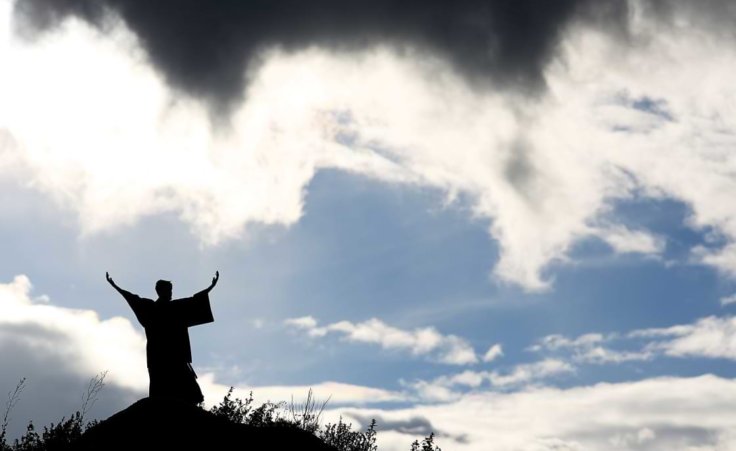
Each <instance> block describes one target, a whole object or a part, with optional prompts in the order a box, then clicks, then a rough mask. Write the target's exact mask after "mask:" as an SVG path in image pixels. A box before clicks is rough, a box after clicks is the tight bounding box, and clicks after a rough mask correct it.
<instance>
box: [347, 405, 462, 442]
mask: <svg viewBox="0 0 736 451" xmlns="http://www.w3.org/2000/svg"><path fill="white" fill-rule="evenodd" d="M348 415H350V416H351V417H352V418H354V419H355V421H357V422H358V423H360V425H361V427H362V428H363V429H365V428H366V427H368V425H369V424H371V420H376V430H378V431H396V432H400V433H402V434H411V435H421V436H423V437H426V436H428V435H429V434H434V435H435V436H436V437H440V438H448V439H451V440H454V441H456V442H458V443H468V438H467V437H466V436H465V435H452V434H448V433H446V432H443V431H441V430H439V429H437V428H436V427H435V426H434V425H432V423H431V422H430V421H429V420H428V419H427V418H425V417H423V416H412V417H410V418H405V419H389V418H385V417H383V416H381V415H376V414H371V415H362V414H360V413H358V412H349V413H348Z"/></svg>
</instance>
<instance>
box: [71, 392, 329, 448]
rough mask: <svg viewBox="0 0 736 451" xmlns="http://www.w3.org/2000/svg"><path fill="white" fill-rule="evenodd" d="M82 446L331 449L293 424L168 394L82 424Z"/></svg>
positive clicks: (143, 400) (80, 446) (80, 443)
mask: <svg viewBox="0 0 736 451" xmlns="http://www.w3.org/2000/svg"><path fill="white" fill-rule="evenodd" d="M75 449H77V450H80V451H83V450H85V451H86V450H89V451H92V450H95V451H98V450H117V449H120V450H123V449H124V450H140V451H145V450H174V449H182V450H183V449H193V450H198V451H199V450H282V449H283V450H287V449H288V450H304V451H312V450H314V451H322V450H324V451H335V448H333V447H331V446H329V445H326V444H325V443H324V442H322V441H321V440H320V439H319V438H317V437H315V436H314V435H312V434H310V433H309V432H306V431H303V430H301V429H298V428H297V427H295V426H289V425H283V426H280V425H279V426H262V427H256V426H250V425H245V424H237V423H233V422H231V421H229V420H227V419H225V418H221V417H217V416H215V415H214V414H212V413H210V412H207V411H205V410H202V409H200V408H199V407H196V406H192V405H188V404H182V403H178V402H176V401H173V400H157V399H151V398H144V399H141V400H140V401H138V402H136V403H135V404H133V405H131V406H130V407H128V408H127V409H124V410H121V411H120V412H118V413H116V414H115V415H113V416H111V417H110V418H108V419H106V420H104V421H102V422H100V423H99V424H97V425H95V426H93V427H91V428H90V429H88V430H87V431H86V432H85V433H84V434H83V435H82V438H81V440H80V442H79V444H78V446H76V447H75Z"/></svg>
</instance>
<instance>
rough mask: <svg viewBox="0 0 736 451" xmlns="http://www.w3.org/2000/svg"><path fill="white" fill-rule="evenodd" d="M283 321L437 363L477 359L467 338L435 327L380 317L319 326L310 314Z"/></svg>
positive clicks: (317, 334)
mask: <svg viewBox="0 0 736 451" xmlns="http://www.w3.org/2000/svg"><path fill="white" fill-rule="evenodd" d="M284 323H285V324H286V325H287V326H291V327H294V328H297V329H300V330H303V331H305V332H306V333H307V334H308V335H309V336H311V337H323V336H325V335H327V334H330V333H334V334H339V335H341V336H342V337H343V338H344V339H345V340H347V341H352V342H358V343H373V344H377V345H379V346H381V347H382V348H384V349H399V350H406V351H409V352H411V353H412V354H413V355H417V356H419V355H425V356H429V357H430V358H432V359H433V360H435V361H437V362H440V363H446V364H449V365H468V364H472V363H477V362H478V356H477V355H476V354H475V351H474V350H473V347H472V346H471V345H470V344H469V343H468V342H467V341H465V340H464V339H462V338H460V337H458V336H455V335H442V334H441V333H439V332H437V330H435V329H434V328H432V327H424V328H418V329H414V330H412V331H406V330H402V329H398V328H396V327H392V326H389V325H388V324H386V323H384V322H383V321H381V320H379V319H377V318H372V319H369V320H367V321H363V322H361V323H352V322H350V321H339V322H336V323H332V324H328V325H326V326H319V325H318V323H317V320H316V319H314V318H313V317H311V316H305V317H301V318H290V319H287V320H285V321H284Z"/></svg>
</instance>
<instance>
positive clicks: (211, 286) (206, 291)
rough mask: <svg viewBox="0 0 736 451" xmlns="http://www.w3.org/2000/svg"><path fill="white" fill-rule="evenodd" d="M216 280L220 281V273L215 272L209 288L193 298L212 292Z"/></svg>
mask: <svg viewBox="0 0 736 451" xmlns="http://www.w3.org/2000/svg"><path fill="white" fill-rule="evenodd" d="M218 280H220V271H215V277H213V278H212V283H211V284H210V286H209V287H207V288H205V289H204V290H202V291H200V292H199V293H197V294H196V295H195V296H197V295H203V294H208V293H209V292H210V291H212V289H213V288H215V285H217V281H218Z"/></svg>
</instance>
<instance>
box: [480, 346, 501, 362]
mask: <svg viewBox="0 0 736 451" xmlns="http://www.w3.org/2000/svg"><path fill="white" fill-rule="evenodd" d="M502 356H503V348H502V347H501V345H500V344H498V343H496V344H494V345H493V346H491V347H490V348H488V351H486V353H485V354H484V355H483V361H484V362H492V361H494V360H496V359H497V358H499V357H502Z"/></svg>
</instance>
